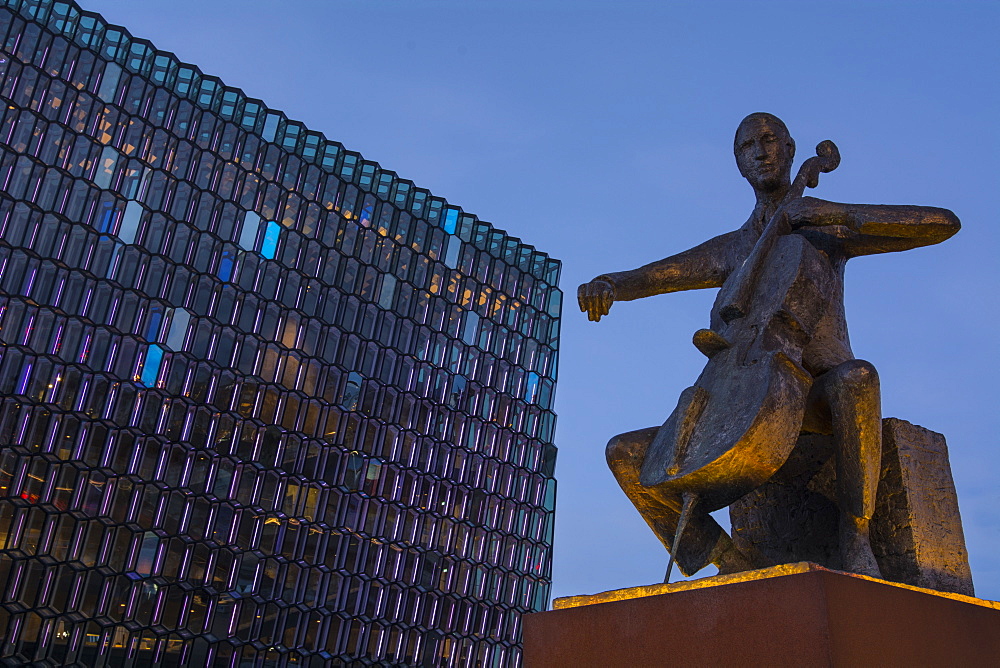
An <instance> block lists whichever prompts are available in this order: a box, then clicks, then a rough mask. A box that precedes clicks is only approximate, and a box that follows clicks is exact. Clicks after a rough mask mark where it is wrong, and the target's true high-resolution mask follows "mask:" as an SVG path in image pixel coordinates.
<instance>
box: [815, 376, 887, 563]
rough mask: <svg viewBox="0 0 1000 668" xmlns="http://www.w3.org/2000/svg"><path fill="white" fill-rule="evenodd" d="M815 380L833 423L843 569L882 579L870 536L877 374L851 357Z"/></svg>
mask: <svg viewBox="0 0 1000 668" xmlns="http://www.w3.org/2000/svg"><path fill="white" fill-rule="evenodd" d="M816 382H817V384H819V386H818V388H816V389H817V390H818V392H817V393H816V394H818V395H820V396H821V397H822V399H824V400H825V401H826V403H827V404H828V406H829V410H830V419H831V422H832V427H833V437H834V447H835V452H836V458H837V461H836V464H837V506H838V507H839V508H840V554H841V559H842V561H843V568H844V570H847V571H851V572H854V573H860V574H862V575H870V576H873V577H881V573H880V571H879V568H878V563H876V561H875V555H874V553H873V552H872V548H871V542H870V540H869V536H868V525H869V523H870V521H871V518H872V514H873V513H874V512H875V492H876V490H877V488H878V478H879V471H880V467H881V461H882V403H881V393H880V390H879V381H878V373H877V372H876V371H875V367H874V366H872V365H871V364H870V363H868V362H865V361H864V360H850V361H848V362H844V363H843V364H840V365H838V366H836V367H834V368H833V369H831V370H830V371H828V372H827V373H825V374H823V375H822V376H821V377H820V378H818V379H817V381H816Z"/></svg>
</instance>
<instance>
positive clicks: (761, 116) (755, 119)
mask: <svg viewBox="0 0 1000 668" xmlns="http://www.w3.org/2000/svg"><path fill="white" fill-rule="evenodd" d="M733 151H734V152H735V153H736V164H737V166H738V167H739V168H740V174H742V175H743V177H744V178H745V179H746V180H747V181H749V182H750V185H752V186H753V189H754V190H756V191H762V192H770V191H773V190H777V189H779V188H782V187H787V186H788V184H789V182H790V179H791V173H792V159H793V158H794V157H795V142H794V141H793V140H792V136H791V135H790V134H789V133H788V128H787V127H785V124H784V122H782V120H781V119H780V118H778V117H777V116H775V115H773V114H768V113H765V112H762V111H758V112H755V113H752V114H750V115H749V116H747V117H746V118H744V119H743V120H742V121H740V125H739V127H738V128H736V139H735V140H734V142H733Z"/></svg>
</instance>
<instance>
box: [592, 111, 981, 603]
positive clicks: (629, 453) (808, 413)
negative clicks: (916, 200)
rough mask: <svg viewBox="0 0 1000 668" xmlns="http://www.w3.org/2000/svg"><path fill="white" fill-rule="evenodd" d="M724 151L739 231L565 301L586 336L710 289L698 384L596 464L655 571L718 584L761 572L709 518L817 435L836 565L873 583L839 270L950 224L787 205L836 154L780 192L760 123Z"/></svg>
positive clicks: (874, 388)
mask: <svg viewBox="0 0 1000 668" xmlns="http://www.w3.org/2000/svg"><path fill="white" fill-rule="evenodd" d="M734 150H735V154H736V164H737V165H738V167H739V170H740V173H741V174H742V175H743V176H744V177H745V178H746V179H747V181H749V183H750V185H751V186H752V187H753V189H754V193H755V194H756V198H757V204H756V206H755V207H754V210H753V212H752V213H751V214H750V217H749V219H748V220H747V221H746V223H744V224H743V226H742V227H740V228H739V229H737V230H735V231H733V232H729V233H728V234H723V235H721V236H718V237H715V238H714V239H710V240H708V241H706V242H705V243H703V244H701V245H699V246H696V247H694V248H692V249H690V250H687V251H684V252H682V253H678V254H677V255H672V256H670V257H667V258H666V259H663V260H660V261H658V262H653V263H651V264H648V265H646V266H643V267H640V268H638V269H634V270H631V271H622V272H615V273H609V274H602V275H600V276H598V277H596V278H594V279H593V280H592V281H590V282H589V283H586V284H584V285H581V286H580V288H579V290H578V298H579V303H580V309H581V310H582V311H585V312H586V313H587V314H588V317H589V319H590V320H592V321H595V322H597V321H600V319H601V318H602V317H603V316H606V315H607V314H608V311H609V309H610V308H611V306H612V304H613V303H614V302H616V301H631V300H633V299H640V298H643V297H650V296H653V295H658V294H663V293H667V292H676V291H679V290H694V289H698V288H722V289H721V290H720V292H719V296H718V298H717V299H716V302H715V305H714V307H713V309H712V314H711V322H710V327H709V328H708V329H703V330H699V331H698V332H697V333H696V334H695V336H694V344H695V346H696V347H697V348H698V349H699V350H700V351H701V352H702V353H704V354H705V355H706V356H707V357H708V358H709V360H708V363H707V365H706V367H705V370H704V372H703V373H702V374H701V376H700V377H699V378H698V380H697V381H696V382H695V384H694V385H693V386H692V387H689V388H688V389H686V390H684V392H682V393H681V397H680V400H679V401H678V403H677V407H676V408H675V409H674V411H673V413H672V414H671V415H670V417H669V418H668V419H667V421H666V422H665V423H664V424H663V426H661V427H652V428H648V429H640V430H638V431H632V432H628V433H625V434H621V435H619V436H616V437H614V438H613V439H611V441H610V442H609V443H608V447H607V458H608V464H609V466H610V467H611V470H612V471H613V472H614V475H615V477H616V478H617V480H618V482H619V484H620V485H621V487H622V489H623V490H624V491H625V493H626V494H627V495H628V496H629V498H630V499H631V501H632V502H633V503H634V504H635V506H636V508H637V509H638V510H639V512H640V513H641V514H642V516H643V518H644V519H645V520H646V522H647V523H648V524H649V526H650V527H651V528H652V530H653V531H654V533H655V534H656V535H657V537H658V538H659V539H660V541H661V542H662V543H663V544H664V546H665V547H667V549H668V551H670V553H671V563H673V561H674V560H676V561H677V563H678V565H679V566H680V568H681V570H682V571H683V572H684V573H686V574H692V573H694V572H696V571H698V570H700V569H701V568H702V567H704V566H706V565H707V564H708V563H714V564H716V565H717V566H718V567H719V571H720V572H721V573H730V572H737V571H742V570H748V569H751V568H756V567H760V566H762V565H766V564H764V563H762V561H761V559H760V558H759V555H755V554H754V549H753V546H752V545H743V546H741V547H740V548H738V547H737V545H736V544H735V543H734V542H733V540H732V539H731V538H730V536H729V535H728V534H727V533H726V532H725V531H724V530H723V529H722V527H720V526H719V524H718V523H717V522H715V520H714V519H713V518H712V517H711V515H709V513H710V512H711V511H713V510H717V509H719V508H723V507H726V506H728V505H730V504H731V503H733V502H735V501H737V500H738V499H740V498H741V497H744V496H745V495H747V494H748V493H750V492H752V491H754V490H755V489H757V488H758V487H760V486H761V485H763V484H764V483H765V482H767V481H768V480H769V479H770V478H771V476H772V475H774V473H775V472H776V471H778V470H779V469H781V467H782V466H783V465H784V464H785V462H786V461H788V460H789V457H790V456H791V455H792V453H793V451H795V449H796V443H797V442H801V441H799V436H800V433H803V432H805V433H812V434H832V437H833V444H834V447H833V463H834V467H835V478H836V483H835V497H836V507H837V510H838V511H839V530H838V533H839V537H838V541H837V544H838V545H839V552H840V554H839V564H840V566H841V568H842V569H843V570H847V571H851V572H855V573H860V574H863V575H870V576H874V577H880V575H881V574H880V571H879V566H878V563H877V562H876V558H875V555H874V554H873V551H872V547H871V541H870V538H869V525H870V522H871V519H872V515H873V512H874V509H875V494H876V488H877V485H878V483H879V473H880V459H881V455H882V415H881V407H880V392H879V380H878V374H877V373H876V371H875V368H874V367H873V366H872V365H871V364H870V363H868V362H866V361H864V360H859V359H856V358H855V357H854V354H853V353H852V351H851V346H850V342H849V340H848V335H847V322H846V320H845V316H844V300H843V293H844V289H843V277H844V267H845V265H846V263H847V260H849V259H850V258H852V257H855V256H859V255H869V254H874V253H886V252H892V251H902V250H908V249H910V248H916V247H919V246H927V245H931V244H936V243H939V242H941V241H944V240H945V239H947V238H948V237H950V236H952V235H953V234H955V233H956V232H957V231H958V230H959V227H960V223H959V221H958V218H957V217H956V216H955V215H954V214H953V213H952V212H951V211H948V210H946V209H940V208H934V207H923V206H885V205H862V204H840V203H836V202H828V201H824V200H820V199H816V198H812V197H803V196H802V192H803V190H804V188H805V187H806V186H807V185H808V186H810V187H815V186H816V184H817V182H818V176H819V173H820V172H829V171H831V170H832V169H834V168H836V166H837V164H838V163H839V154H838V152H837V149H836V147H835V146H834V145H833V143H832V142H823V143H821V144H820V145H819V146H818V147H817V156H815V157H813V158H810V159H809V160H807V161H806V163H805V164H804V165H803V166H802V168H801V169H800V172H799V174H798V176H797V177H796V179H795V180H794V182H793V181H792V179H791V167H792V159H793V157H794V154H795V143H794V141H793V140H792V138H791V135H790V134H789V132H788V129H787V128H786V127H785V124H784V123H783V122H782V121H781V120H780V119H778V118H777V117H775V116H773V115H771V114H766V113H754V114H750V115H749V116H747V117H746V118H745V119H743V121H742V122H741V123H740V125H739V127H738V128H737V131H736V139H735V144H734ZM798 447H799V448H801V447H804V446H802V445H799V446H798ZM949 476H950V474H949ZM668 577H669V568H668ZM970 582H971V581H970ZM970 586H971V585H970Z"/></svg>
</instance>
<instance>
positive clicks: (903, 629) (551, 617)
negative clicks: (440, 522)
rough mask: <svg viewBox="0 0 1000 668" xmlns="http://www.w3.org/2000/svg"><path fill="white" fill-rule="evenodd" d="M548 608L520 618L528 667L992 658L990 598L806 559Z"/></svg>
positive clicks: (998, 618) (999, 645)
mask: <svg viewBox="0 0 1000 668" xmlns="http://www.w3.org/2000/svg"><path fill="white" fill-rule="evenodd" d="M741 578H742V581H741ZM664 588H666V589H673V590H674V591H672V592H671V593H663V594H658V593H656V591H657V590H658V589H659V590H662V589H664ZM678 588H680V589H681V591H677V589H678ZM684 589H686V590H684ZM631 596H638V597H637V598H630V597H631ZM615 599H624V600H615ZM601 601H607V602H601ZM569 606H573V607H569ZM556 607H557V608H559V607H562V609H556V610H552V611H549V612H541V613H537V614H532V615H526V616H525V618H524V665H525V667H526V668H543V667H544V668H547V667H549V666H572V667H573V668H581V667H584V666H595V667H597V666H600V667H601V668H609V667H612V666H628V667H630V668H631V667H644V666H852V667H853V666H907V667H911V666H986V665H998V664H1000V609H998V607H1000V606H998V604H997V603H994V602H992V601H981V600H979V599H974V598H971V597H968V596H961V595H957V594H939V593H936V592H930V591H929V590H921V589H917V588H914V587H907V586H905V585H897V584H894V583H889V582H883V581H881V580H873V579H871V578H863V577H860V576H854V575H848V574H845V573H838V572H836V571H828V570H825V569H822V568H820V567H817V566H815V565H812V564H793V565H789V566H786V567H777V568H775V569H767V570H766V571H756V572H753V573H748V574H739V575H738V576H726V577H718V578H707V579H706V580H704V581H701V582H700V583H699V582H698V581H695V582H692V583H678V584H675V585H659V586H656V585H654V586H652V587H637V588H634V589H632V590H620V591H618V592H606V593H605V594H598V595H595V596H590V597H584V596H578V597H572V598H567V599H557V601H556Z"/></svg>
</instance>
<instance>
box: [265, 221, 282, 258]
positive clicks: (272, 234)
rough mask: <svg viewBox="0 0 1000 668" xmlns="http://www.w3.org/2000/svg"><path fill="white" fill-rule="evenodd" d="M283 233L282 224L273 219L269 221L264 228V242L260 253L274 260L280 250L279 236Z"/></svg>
mask: <svg viewBox="0 0 1000 668" xmlns="http://www.w3.org/2000/svg"><path fill="white" fill-rule="evenodd" d="M280 235H281V225H279V224H278V223H276V222H274V221H273V220H269V221H267V228H266V229H265V230H264V243H262V244H261V245H260V254H261V255H263V256H264V257H266V258H267V259H268V260H273V259H274V256H275V255H276V254H277V252H278V237H279V236H280Z"/></svg>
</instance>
